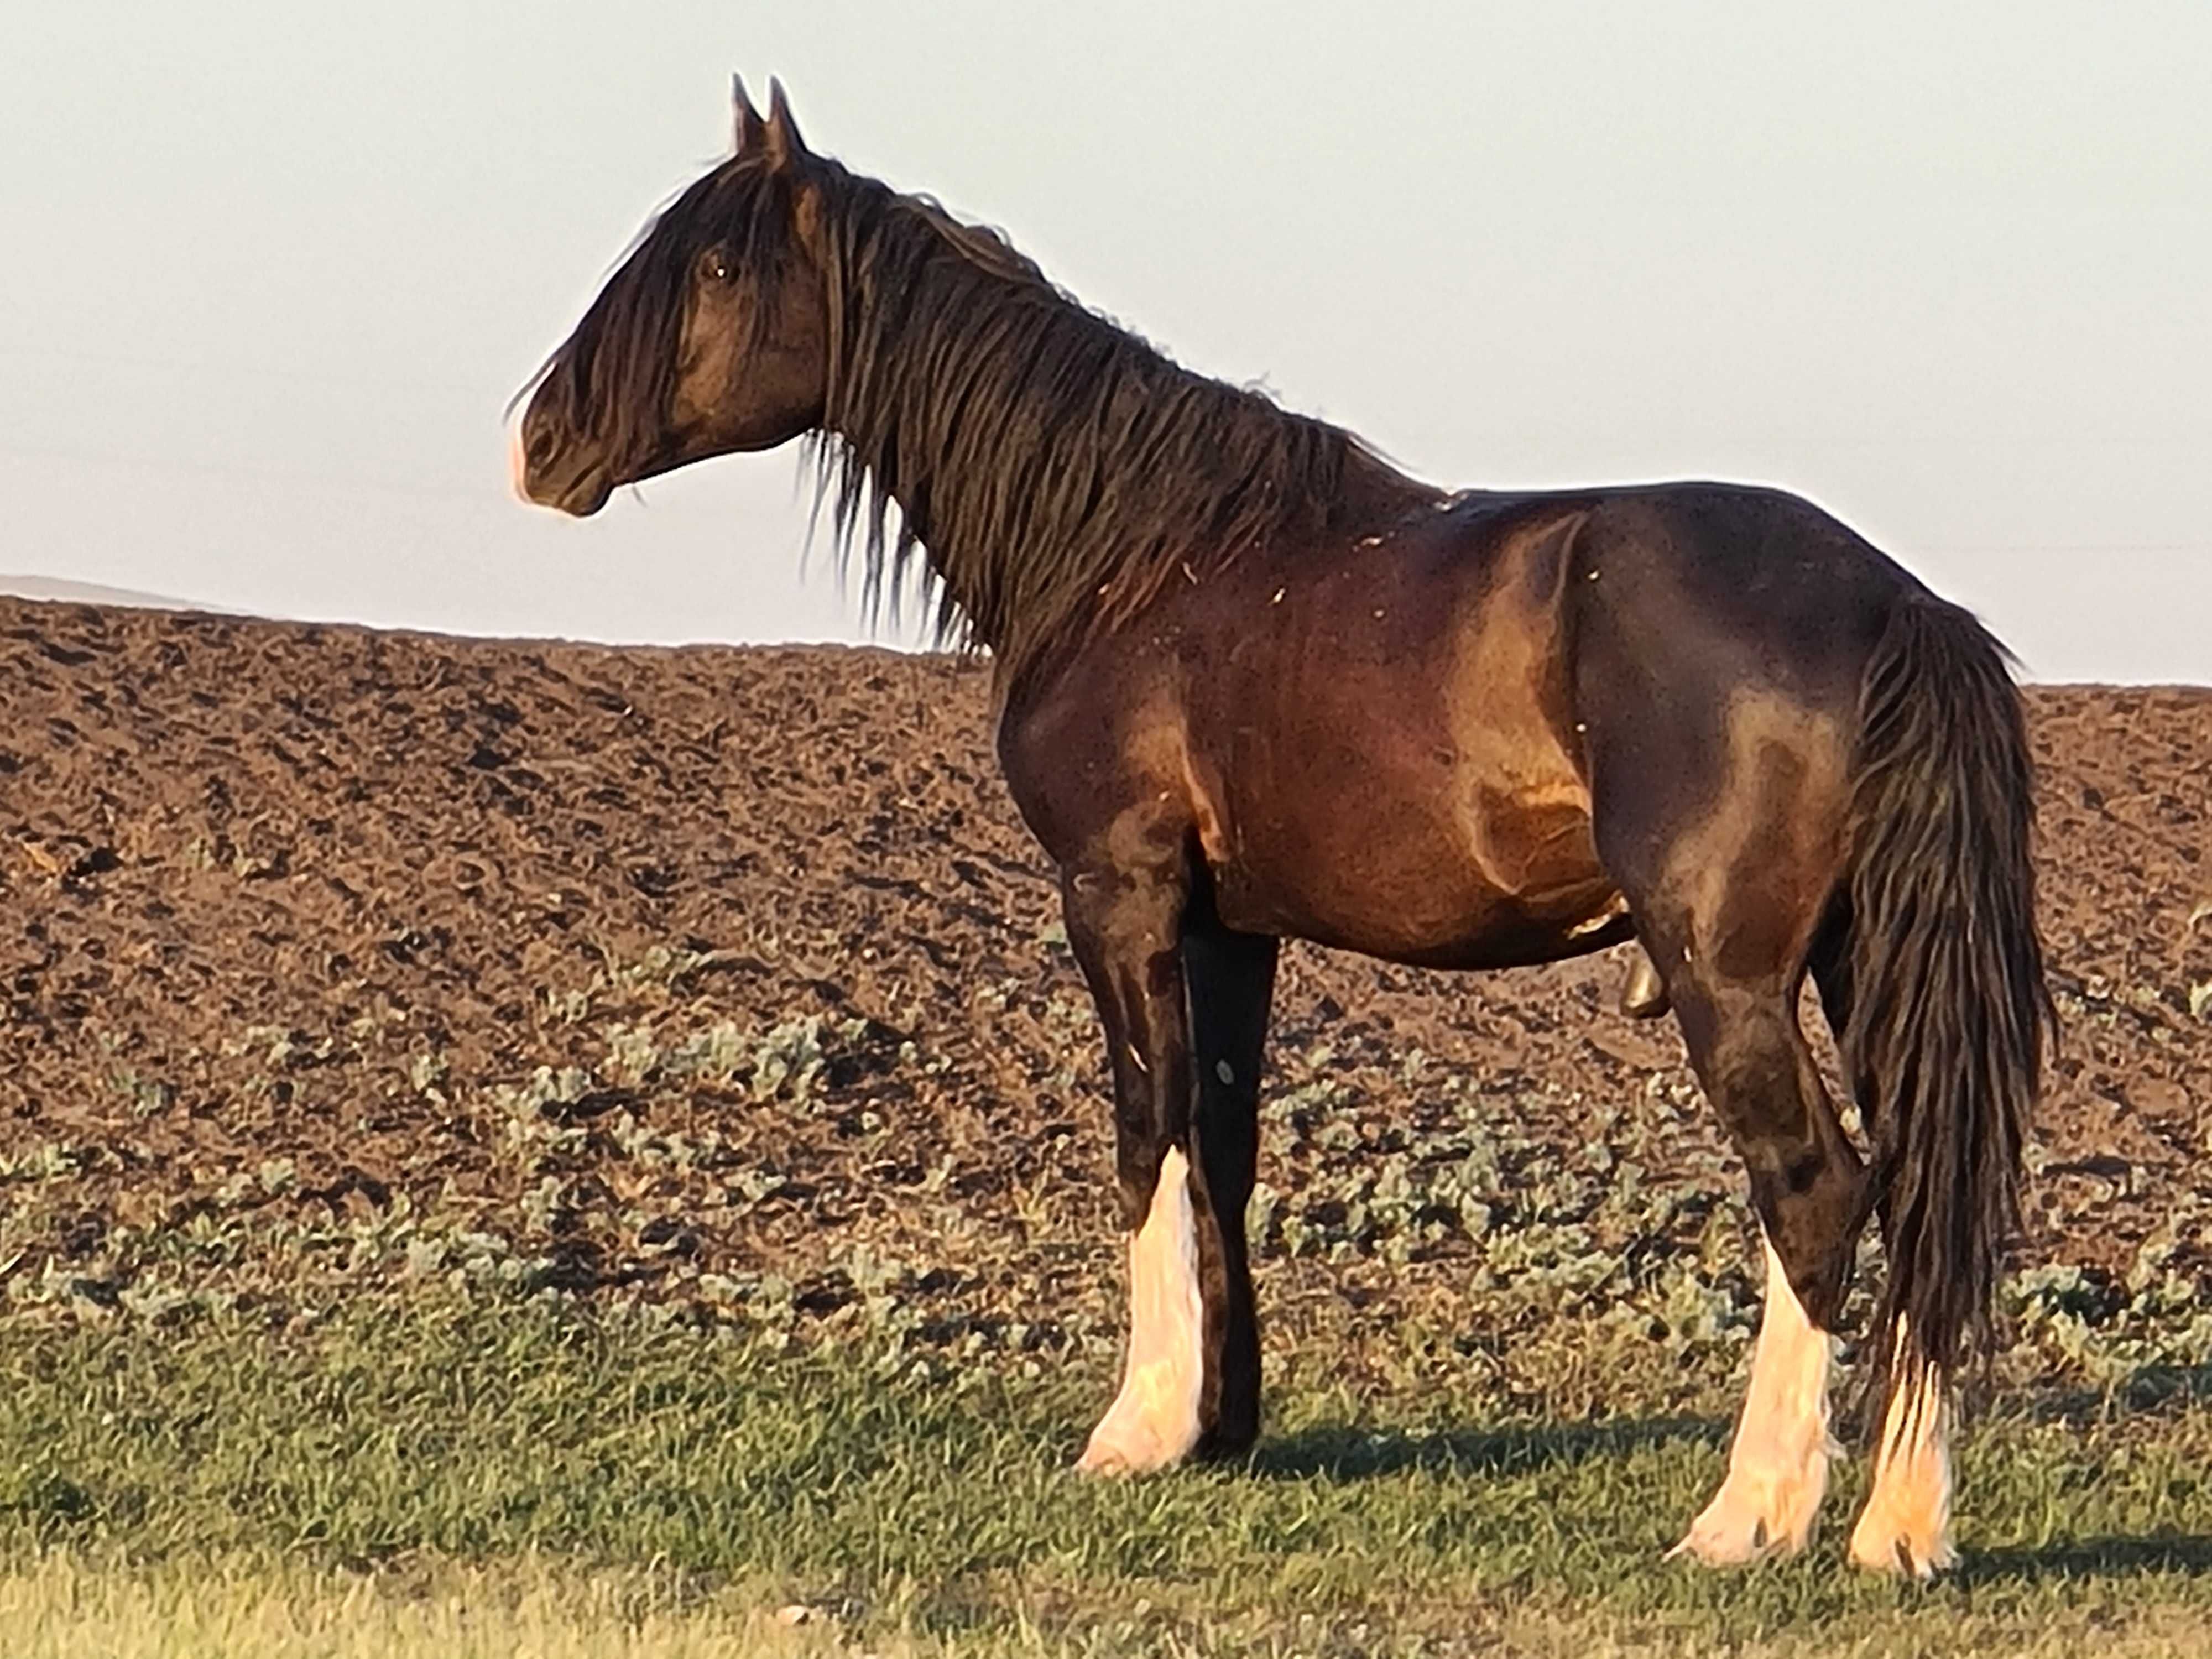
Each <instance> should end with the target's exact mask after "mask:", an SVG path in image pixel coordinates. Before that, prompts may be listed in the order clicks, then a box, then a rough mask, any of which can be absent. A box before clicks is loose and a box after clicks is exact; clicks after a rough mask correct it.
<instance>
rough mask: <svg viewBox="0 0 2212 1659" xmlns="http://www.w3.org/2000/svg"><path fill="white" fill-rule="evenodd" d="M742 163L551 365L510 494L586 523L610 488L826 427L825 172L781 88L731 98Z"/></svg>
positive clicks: (627, 264)
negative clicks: (821, 254)
mask: <svg viewBox="0 0 2212 1659" xmlns="http://www.w3.org/2000/svg"><path fill="white" fill-rule="evenodd" d="M735 96H736V105H737V152H736V154H735V155H733V156H732V158H731V159H730V160H729V161H726V162H724V163H723V164H722V165H721V166H720V167H716V168H715V169H714V171H713V172H711V173H708V174H707V175H706V176H705V177H704V178H702V179H699V180H697V181H696V183H694V184H693V185H691V186H690V188H689V189H687V190H686V191H684V193H683V195H681V196H680V197H678V198H677V199H676V201H675V202H674V204H671V206H670V207H669V208H668V209H667V210H665V211H664V212H663V213H662V214H661V215H660V216H659V218H658V219H656V220H655V221H654V222H653V223H652V224H651V225H650V226H649V227H648V228H647V230H646V232H645V234H644V235H643V236H642V237H641V239H640V240H639V241H638V242H637V244H636V245H635V247H633V248H632V249H631V251H630V253H629V257H628V258H625V259H624V260H623V263H622V264H621V267H620V268H619V269H618V270H616V272H615V274H614V275H613V276H611V277H610V278H608V280H607V284H606V286H605V288H603V289H600V291H599V297H598V298H597V299H595V300H593V301H592V304H591V307H590V308H589V309H588V310H586V312H585V313H584V316H583V320H582V321H580V322H579V323H578V324H577V325H576V328H575V331H574V333H572V334H571V335H569V337H568V339H567V340H566V341H565V342H563V343H562V346H561V348H560V349H559V350H557V351H556V352H555V353H554V354H553V356H552V358H551V359H550V362H547V364H546V366H545V368H544V371H543V372H542V373H541V374H540V375H539V377H538V383H537V385H536V386H535V387H534V388H533V389H532V392H531V395H530V399H529V403H528V404H527V405H526V408H525V409H524V410H523V414H522V418H521V419H520V421H519V422H517V423H516V425H515V428H514V432H513V471H514V483H515V488H516V489H517V490H519V491H520V493H521V494H522V495H524V496H525V497H526V498H527V499H528V500H531V501H536V502H538V503H540V504H541V505H543V506H546V507H558V508H560V509H561V510H562V512H564V513H575V514H576V515H578V516H579V517H583V516H586V515H588V514H590V513H596V512H598V511H599V508H600V507H602V506H604V505H605V502H606V499H607V497H608V495H610V494H611V493H612V492H613V491H614V490H615V489H617V487H618V486H620V485H622V484H625V483H635V481H637V480H638V479H641V478H649V477H653V476H654V475H655V474H657V473H661V472H666V471H671V470H672V469H674V468H676V467H679V466H684V465H689V464H690V462H693V461H698V460H704V459H707V458H708V456H711V455H726V454H730V453H732V452H735V451H738V450H753V449H771V448H774V447H775V446H776V445H778V444H781V443H784V442H787V441H789V440H791V439H793V438H795V437H798V436H799V435H801V434H803V433H805V432H807V431H809V430H811V429H812V428H814V427H816V426H817V425H819V424H820V423H821V420H822V414H823V400H824V398H825V397H826V395H827V392H826V388H827V384H828V378H829V358H828V353H829V315H828V311H829V307H828V300H827V293H826V285H825V283H824V280H823V269H822V264H821V261H820V259H819V258H818V257H817V253H816V252H815V251H814V245H815V242H816V239H817V232H818V226H819V221H820V209H821V191H822V188H823V183H824V179H823V174H824V173H825V172H834V171H835V170H836V164H835V163H834V162H827V163H825V162H821V161H817V160H816V159H815V158H814V157H812V156H811V155H809V154H808V152H807V150H806V147H805V144H804V143H802V142H801V141H800V138H799V129H798V127H797V126H796V125H794V124H793V121H792V118H791V110H790V107H789V106H788V105H787V103H786V101H785V99H784V95H783V88H781V86H778V85H775V84H774V83H771V96H770V98H769V114H768V117H767V118H766V119H763V118H762V117H761V116H760V115H759V113H758V112H756V111H755V110H754V108H753V106H752V103H751V100H749V99H748V98H747V97H746V96H745V92H744V87H743V86H742V85H739V86H738V87H737V88H735Z"/></svg>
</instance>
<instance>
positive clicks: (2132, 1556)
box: [1951, 1536, 2212, 1589]
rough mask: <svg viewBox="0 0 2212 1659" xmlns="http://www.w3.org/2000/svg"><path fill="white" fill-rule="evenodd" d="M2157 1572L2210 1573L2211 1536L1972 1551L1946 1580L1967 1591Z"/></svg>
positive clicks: (2089, 1540) (2062, 1541) (2102, 1540)
mask: <svg viewBox="0 0 2212 1659" xmlns="http://www.w3.org/2000/svg"><path fill="white" fill-rule="evenodd" d="M2157 1573H2179V1574H2182V1575H2184V1576H2185V1577H2192V1578H2201V1577H2205V1576H2207V1575H2208V1574H2212V1538H2203V1537H2197V1536H2179V1537H2166V1538H2064V1539H2059V1540H2057V1541H2053V1542H2051V1543H2049V1544H2045V1545H2044V1546H2043V1547H2041V1548H2040V1549H1999V1550H1978V1551H1975V1552H1974V1553H1971V1554H1969V1555H1967V1556H1966V1557H1965V1558H1964V1559H1961V1560H1960V1563H1959V1565H1958V1568H1957V1570H1956V1571H1954V1573H1953V1574H1952V1575H1951V1582H1953V1583H1958V1584H1960V1585H1962V1586H1965V1587H1966V1588H1968V1589H1972V1587H1973V1586H1975V1585H1978V1584H2038V1583H2047V1582H2050V1581H2051V1580H2057V1579H2068V1578H2142V1577H2150V1576H2151V1575H2153V1574H2157Z"/></svg>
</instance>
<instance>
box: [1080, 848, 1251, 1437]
mask: <svg viewBox="0 0 2212 1659" xmlns="http://www.w3.org/2000/svg"><path fill="white" fill-rule="evenodd" d="M1061 896H1062V899H1063V901H1064V903H1065V906H1066V916H1067V936H1068V943H1069V944H1070V945H1071V946H1073V950H1074V951H1075V956H1076V959H1077V961H1078V962H1079V963H1081V964H1082V967H1083V972H1084V975H1085V978H1086V979H1087V980H1088V981H1089V982H1090V986H1091V994H1092V995H1093V996H1094V997H1095V998H1096V999H1097V1004H1098V1012H1099V1018H1100V1020H1101V1022H1102V1023H1103V1025H1104V1027H1105V1033H1106V1045H1107V1051H1108V1054H1109V1060H1110V1063H1111V1066H1112V1069H1113V1076H1114V1109H1115V1111H1114V1115H1115V1165H1116V1170H1117V1173H1118V1176H1119V1178H1120V1187H1121V1221H1122V1226H1123V1228H1124V1229H1125V1231H1127V1235H1128V1258H1129V1346H1128V1352H1127V1359H1126V1361H1125V1363H1124V1365H1123V1369H1122V1376H1121V1392H1120V1393H1119V1394H1118V1395H1116V1396H1115V1401H1114V1403H1113V1405H1112V1406H1111V1407H1109V1408H1108V1410H1107V1413H1106V1414H1105V1416H1104V1417H1103V1418H1102V1419H1100V1421H1099V1423H1098V1425H1097V1428H1096V1429H1094V1430H1093V1431H1091V1439H1090V1443H1089V1444H1088V1445H1087V1446H1086V1447H1085V1449H1084V1453H1083V1457H1082V1460H1081V1462H1080V1463H1079V1465H1078V1467H1079V1468H1082V1469H1084V1470H1085V1471H1087V1472H1091V1473H1098V1474H1103V1473H1137V1472H1141V1471H1144V1470H1148V1469H1156V1468H1164V1467H1165V1466H1166V1465H1168V1464H1171V1463H1175V1462H1180V1461H1181V1460H1182V1459H1183V1458H1186V1457H1188V1456H1190V1455H1193V1454H1218V1453H1222V1452H1229V1451H1236V1450H1241V1449H1243V1448H1244V1447H1245V1446H1247V1445H1249V1444H1250V1443H1251V1440H1252V1437H1253V1436H1254V1435H1255V1433H1256V1432H1257V1431H1258V1427H1259V1340H1258V1335H1257V1332H1256V1330H1255V1326H1254V1322H1253V1315H1252V1289H1251V1279H1250V1273H1249V1267H1248V1266H1247V1263H1246V1258H1245V1249H1244V1233H1243V1223H1244V1206H1245V1200H1247V1199H1248V1198H1249V1195H1250V1193H1251V1186H1252V1165H1253V1158H1254V1152H1255V1145H1256V1133H1257V1125H1256V1121H1255V1103H1256V1100H1257V1097H1258V1086H1259V1071H1260V1048H1261V1042H1262V1041H1263V1039H1264V1036H1265V1032H1266V1028H1267V994H1268V989H1269V987H1270V986H1271V984H1272V982H1273V969H1274V942H1273V940H1272V939H1252V938H1250V937H1249V936H1248V935H1243V934H1236V933H1228V932H1227V931H1226V930H1225V929H1223V928H1222V927H1220V926H1219V924H1218V922H1216V921H1213V920H1212V915H1211V908H1210V906H1208V905H1207V904H1206V901H1205V899H1204V897H1203V896H1200V897H1199V898H1198V899H1197V901H1196V902H1195V903H1194V902H1193V896H1192V892H1191V881H1190V878H1189V872H1188V866H1186V865H1185V864H1184V863H1183V861H1182V860H1181V859H1180V858H1177V859H1176V860H1173V861H1172V862H1163V863H1161V864H1159V865H1156V866H1143V867H1134V868H1133V867H1129V866H1120V865H1117V866H1105V867H1092V868H1087V869H1074V870H1070V871H1068V872H1065V873H1064V875H1063V878H1062V882H1061ZM1194 1011H1195V1012H1196V1013H1197V1016H1198V1030H1196V1032H1195V1033H1194V1030H1193V1013H1194Z"/></svg>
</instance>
